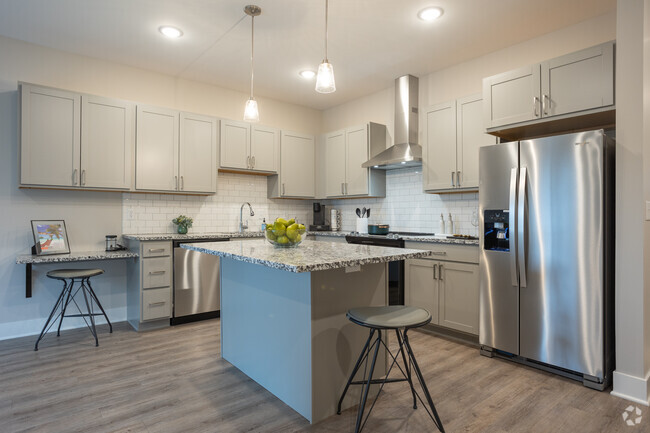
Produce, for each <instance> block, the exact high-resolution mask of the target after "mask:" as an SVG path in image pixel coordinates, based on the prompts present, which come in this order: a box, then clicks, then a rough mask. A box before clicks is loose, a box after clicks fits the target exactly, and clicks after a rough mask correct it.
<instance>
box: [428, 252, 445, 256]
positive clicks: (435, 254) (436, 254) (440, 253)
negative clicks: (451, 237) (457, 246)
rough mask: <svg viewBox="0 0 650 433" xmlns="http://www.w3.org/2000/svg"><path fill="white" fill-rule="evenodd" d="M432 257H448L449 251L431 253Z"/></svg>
mask: <svg viewBox="0 0 650 433" xmlns="http://www.w3.org/2000/svg"><path fill="white" fill-rule="evenodd" d="M431 255H432V256H446V255H447V251H431Z"/></svg>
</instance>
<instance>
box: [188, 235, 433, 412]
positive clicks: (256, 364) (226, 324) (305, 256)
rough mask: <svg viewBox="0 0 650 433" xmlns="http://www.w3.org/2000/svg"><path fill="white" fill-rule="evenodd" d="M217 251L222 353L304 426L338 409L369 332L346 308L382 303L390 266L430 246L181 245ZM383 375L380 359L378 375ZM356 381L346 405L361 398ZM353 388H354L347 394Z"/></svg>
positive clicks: (307, 243)
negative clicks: (301, 419) (302, 419)
mask: <svg viewBox="0 0 650 433" xmlns="http://www.w3.org/2000/svg"><path fill="white" fill-rule="evenodd" d="M183 247H184V248H188V249H192V250H195V251H200V252H203V253H207V254H214V255H218V256H221V258H222V259H221V260H220V262H221V356H222V357H223V358H224V359H225V360H227V361H228V362H230V363H231V364H232V365H234V366H235V367H237V368H238V369H239V370H241V371H242V372H243V373H245V374H246V375H247V376H249V377H250V378H251V379H253V380H254V381H256V382H257V383H259V384H260V385H262V386H263V387H264V388H266V389H267V390H269V391H270V392H271V393H272V394H274V395H275V396H277V397H278V398H279V399H280V400H282V401H283V402H285V403H286V404H287V405H289V406H290V407H291V408H293V409H294V410H295V411H297V412H298V413H300V414H301V415H302V416H304V417H305V418H306V419H307V420H309V421H310V422H311V423H315V422H318V421H320V420H322V419H324V418H327V417H328V416H330V415H333V414H335V413H336V405H337V403H338V399H339V397H340V395H341V392H342V391H343V388H344V387H345V383H346V381H347V378H348V375H349V374H350V373H351V372H352V369H353V368H354V363H355V362H356V358H357V356H358V354H359V351H360V350H361V348H362V347H363V345H364V343H365V342H366V339H367V338H368V331H367V330H366V329H364V328H361V327H359V326H356V325H353V324H352V323H351V322H349V321H348V320H347V319H346V317H345V313H346V312H347V310H349V309H350V308H354V307H359V306H379V305H386V304H387V299H388V278H387V264H388V262H390V261H394V260H404V259H406V258H419V257H426V256H429V255H430V251H423V250H411V249H401V248H399V249H398V248H386V247H376V246H367V245H350V244H341V243H333V242H316V241H304V242H303V243H302V244H301V245H300V246H299V247H298V248H292V249H279V248H275V247H273V246H272V245H270V244H269V243H268V242H266V241H265V240H256V241H246V242H242V241H230V242H218V243H203V244H184V245H183ZM383 373H385V359H382V362H381V365H378V371H377V377H379V376H380V375H381V374H383ZM359 388H360V387H353V388H351V390H350V392H348V395H347V396H346V399H345V401H344V404H343V408H347V407H351V406H353V405H355V404H357V402H358V396H359ZM353 391H356V393H355V392H353Z"/></svg>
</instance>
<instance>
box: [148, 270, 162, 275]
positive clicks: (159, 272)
mask: <svg viewBox="0 0 650 433" xmlns="http://www.w3.org/2000/svg"><path fill="white" fill-rule="evenodd" d="M164 273H165V271H149V275H162V274H164Z"/></svg>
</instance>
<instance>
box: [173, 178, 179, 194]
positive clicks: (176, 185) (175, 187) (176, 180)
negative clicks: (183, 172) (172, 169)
mask: <svg viewBox="0 0 650 433" xmlns="http://www.w3.org/2000/svg"><path fill="white" fill-rule="evenodd" d="M174 185H175V186H174V189H175V190H177V191H178V176H174Z"/></svg>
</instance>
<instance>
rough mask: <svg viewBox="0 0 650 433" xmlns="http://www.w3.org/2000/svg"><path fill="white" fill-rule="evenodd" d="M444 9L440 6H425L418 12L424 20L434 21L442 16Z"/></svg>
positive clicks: (419, 16)
mask: <svg viewBox="0 0 650 433" xmlns="http://www.w3.org/2000/svg"><path fill="white" fill-rule="evenodd" d="M442 13H443V11H442V9H441V8H438V7H430V8H424V9H422V10H421V11H420V12H418V18H420V19H421V20H422V21H434V20H436V19H438V18H440V16H442Z"/></svg>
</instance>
